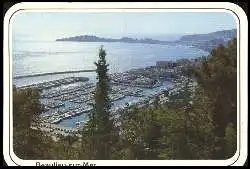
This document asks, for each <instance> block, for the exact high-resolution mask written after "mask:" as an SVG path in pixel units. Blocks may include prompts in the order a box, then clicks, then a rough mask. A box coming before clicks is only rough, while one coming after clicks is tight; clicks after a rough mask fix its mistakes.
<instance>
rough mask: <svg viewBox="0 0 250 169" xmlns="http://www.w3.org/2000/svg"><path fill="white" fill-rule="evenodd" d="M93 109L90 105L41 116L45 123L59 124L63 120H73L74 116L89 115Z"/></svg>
mask: <svg viewBox="0 0 250 169" xmlns="http://www.w3.org/2000/svg"><path fill="white" fill-rule="evenodd" d="M92 109H93V107H92V106H90V105H84V106H81V107H76V108H69V109H68V110H65V111H56V112H54V113H51V114H46V115H42V116H41V121H42V122H43V123H50V124H57V123H60V122H61V121H62V120H65V119H68V118H72V117H74V116H77V115H80V114H82V113H87V112H89V111H91V110H92Z"/></svg>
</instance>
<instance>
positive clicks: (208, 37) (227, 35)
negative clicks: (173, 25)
mask: <svg viewBox="0 0 250 169" xmlns="http://www.w3.org/2000/svg"><path fill="white" fill-rule="evenodd" d="M236 37H237V30H236V29H231V30H223V31H217V32H212V33H208V34H195V35H185V36H182V37H181V38H180V39H179V40H178V41H176V42H177V43H181V44H185V45H192V46H194V47H196V48H199V49H203V50H205V51H208V52H210V51H211V50H212V49H214V48H215V47H217V46H218V45H220V44H221V45H226V43H227V42H228V41H229V40H231V39H233V38H236Z"/></svg>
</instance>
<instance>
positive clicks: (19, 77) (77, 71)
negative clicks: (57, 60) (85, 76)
mask: <svg viewBox="0 0 250 169" xmlns="http://www.w3.org/2000/svg"><path fill="white" fill-rule="evenodd" d="M95 71H96V70H73V71H63V72H49V73H39V74H32V75H23V76H15V77H14V79H22V78H27V77H38V76H48V75H59V74H70V73H82V72H95Z"/></svg>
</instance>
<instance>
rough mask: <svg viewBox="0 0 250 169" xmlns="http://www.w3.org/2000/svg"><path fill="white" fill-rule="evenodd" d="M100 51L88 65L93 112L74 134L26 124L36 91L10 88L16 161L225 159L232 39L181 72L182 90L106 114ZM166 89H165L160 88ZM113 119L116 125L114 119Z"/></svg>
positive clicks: (231, 127) (232, 147)
mask: <svg viewBox="0 0 250 169" xmlns="http://www.w3.org/2000/svg"><path fill="white" fill-rule="evenodd" d="M105 56H106V52H105V50H103V49H102V48H101V49H100V51H99V61H98V62H97V63H96V66H97V70H96V71H97V74H98V84H97V88H96V95H95V105H94V106H95V109H94V110H95V111H93V112H92V113H91V114H90V119H91V120H90V121H89V122H88V124H87V126H86V128H84V130H83V131H82V132H81V134H82V137H81V138H80V139H79V138H78V137H76V136H68V137H60V139H59V140H58V141H57V142H55V141H53V139H52V138H51V137H50V136H47V135H46V133H43V132H39V131H35V130H33V129H31V128H30V127H29V126H30V123H31V122H32V121H34V120H37V118H36V117H37V115H38V114H39V112H41V110H42V106H41V104H40V102H39V92H37V91H35V90H34V89H24V90H20V91H19V90H17V89H16V88H14V90H13V117H14V126H13V127H14V130H13V132H14V133H13V134H14V152H15V154H16V155H17V156H18V157H19V158H21V159H47V160H48V159H58V160H69V159H71V160H78V159H85V160H86V159H99V160H101V159H105V160H106V159H117V160H118V159H131V160H135V159H152V160H153V159H165V160H168V159H178V160H180V159H227V158H230V157H232V156H233V155H234V154H235V152H236V149H237V140H236V138H237V137H236V136H237V133H236V131H237V41H236V39H233V40H232V41H230V42H229V43H228V44H227V45H226V46H223V45H221V46H219V47H217V48H216V49H214V50H212V52H211V54H210V55H209V56H208V57H203V60H202V65H201V66H200V67H197V68H195V69H193V70H192V71H191V72H192V73H191V74H186V76H189V78H191V77H192V78H193V77H194V78H195V79H196V80H197V82H198V85H197V87H196V88H195V90H194V91H193V90H190V88H189V83H187V85H186V86H185V88H184V90H183V91H181V92H179V93H177V94H176V95H173V96H171V97H169V102H167V103H164V104H159V98H158V99H156V100H155V103H154V105H153V106H151V107H144V108H137V107H131V108H129V109H126V110H125V111H123V112H119V113H120V116H119V118H118V119H116V120H114V118H113V116H114V115H113V114H110V112H109V108H110V101H109V99H108V98H107V94H108V91H109V86H108V83H107V82H108V78H107V72H108V64H107V63H106V59H105ZM165 94H166V95H167V94H168V93H165ZM117 122H120V125H116V124H117Z"/></svg>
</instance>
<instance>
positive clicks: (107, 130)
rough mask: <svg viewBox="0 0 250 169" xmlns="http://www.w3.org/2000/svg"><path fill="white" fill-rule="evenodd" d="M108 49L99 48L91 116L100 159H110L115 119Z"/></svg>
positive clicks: (95, 148) (96, 157)
mask: <svg viewBox="0 0 250 169" xmlns="http://www.w3.org/2000/svg"><path fill="white" fill-rule="evenodd" d="M105 57H106V51H105V50H104V49H103V46H101V47H100V49H99V59H98V61H97V62H95V65H96V67H97V68H96V73H97V83H96V91H95V103H94V109H93V112H92V113H91V116H90V125H91V126H90V132H91V137H92V150H93V151H94V152H95V154H94V156H95V157H94V158H95V159H98V160H104V159H109V154H110V151H111V150H110V147H111V134H112V130H113V121H112V120H111V114H110V108H111V101H110V99H109V97H108V93H109V91H110V87H109V78H108V74H107V72H108V66H109V65H108V64H107V62H106V58H105Z"/></svg>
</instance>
